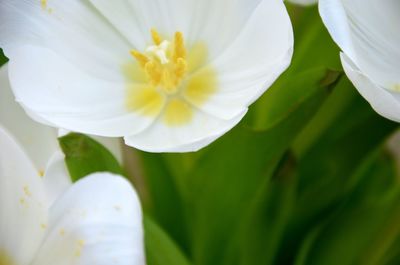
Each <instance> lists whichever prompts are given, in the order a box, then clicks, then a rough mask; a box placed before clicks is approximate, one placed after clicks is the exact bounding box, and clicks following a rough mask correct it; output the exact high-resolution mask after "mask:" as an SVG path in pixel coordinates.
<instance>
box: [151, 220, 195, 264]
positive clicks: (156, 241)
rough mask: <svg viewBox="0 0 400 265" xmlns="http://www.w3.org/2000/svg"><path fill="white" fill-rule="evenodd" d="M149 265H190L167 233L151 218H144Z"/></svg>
mask: <svg viewBox="0 0 400 265" xmlns="http://www.w3.org/2000/svg"><path fill="white" fill-rule="evenodd" d="M144 229H145V242H146V257H147V265H165V264H171V265H172V264H173V265H190V264H191V263H190V262H189V261H188V259H187V258H186V257H185V256H184V255H183V253H182V252H181V251H180V250H179V248H178V247H177V246H176V245H175V243H174V242H173V241H172V239H171V238H170V237H169V236H168V234H167V233H165V232H164V231H163V229H162V228H161V227H159V226H158V225H157V224H156V223H155V222H154V221H152V220H151V219H150V218H149V217H145V218H144Z"/></svg>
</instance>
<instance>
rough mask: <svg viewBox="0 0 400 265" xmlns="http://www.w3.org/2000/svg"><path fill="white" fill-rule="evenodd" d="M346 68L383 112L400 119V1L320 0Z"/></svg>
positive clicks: (363, 94)
mask: <svg viewBox="0 0 400 265" xmlns="http://www.w3.org/2000/svg"><path fill="white" fill-rule="evenodd" d="M319 9H320V14H321V16H322V19H323V21H324V23H325V25H326V27H327V28H328V30H329V32H330V34H331V35H332V37H333V39H334V40H335V41H336V43H337V44H338V45H339V46H340V48H341V49H342V51H343V53H342V54H341V59H342V64H343V68H344V70H345V72H346V74H347V76H348V77H349V79H350V80H351V81H352V82H353V84H354V85H355V87H356V88H357V90H358V91H359V92H360V94H361V95H362V96H363V97H364V98H365V99H366V100H367V101H369V103H370V104H371V106H372V107H373V108H374V109H375V111H376V112H378V113H379V114H380V115H382V116H384V117H386V118H388V119H391V120H394V121H397V122H400V1H398V0H320V2H319Z"/></svg>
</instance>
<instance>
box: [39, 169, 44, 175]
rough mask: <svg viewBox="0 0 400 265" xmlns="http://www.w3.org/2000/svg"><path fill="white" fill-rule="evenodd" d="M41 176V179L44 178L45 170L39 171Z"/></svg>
mask: <svg viewBox="0 0 400 265" xmlns="http://www.w3.org/2000/svg"><path fill="white" fill-rule="evenodd" d="M39 176H40V177H44V170H43V169H40V170H39Z"/></svg>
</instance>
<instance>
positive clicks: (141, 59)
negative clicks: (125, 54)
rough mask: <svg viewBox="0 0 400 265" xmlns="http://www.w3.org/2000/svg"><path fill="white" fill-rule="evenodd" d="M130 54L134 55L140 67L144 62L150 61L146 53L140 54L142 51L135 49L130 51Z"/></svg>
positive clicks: (143, 65)
mask: <svg viewBox="0 0 400 265" xmlns="http://www.w3.org/2000/svg"><path fill="white" fill-rule="evenodd" d="M131 55H132V56H133V57H135V59H136V60H137V61H138V62H139V63H140V65H141V66H142V67H145V66H146V64H147V63H148V62H149V61H150V60H149V58H147V56H146V55H144V54H142V53H140V52H138V51H135V50H132V51H131Z"/></svg>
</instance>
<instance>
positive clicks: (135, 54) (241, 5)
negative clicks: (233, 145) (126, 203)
mask: <svg viewBox="0 0 400 265" xmlns="http://www.w3.org/2000/svg"><path fill="white" fill-rule="evenodd" d="M0 35H1V38H0V46H1V47H2V48H4V51H5V53H6V55H7V56H8V57H9V58H10V64H9V68H10V69H9V70H10V78H11V84H12V87H13V91H14V93H15V96H16V99H17V100H18V101H19V102H20V103H21V105H22V106H23V107H24V109H25V110H26V111H27V112H28V113H29V114H30V115H31V116H32V117H33V118H35V119H36V120H38V121H40V122H43V123H46V124H49V125H52V126H55V127H60V128H63V129H67V130H72V131H78V132H82V133H88V134H95V135H101V136H108V137H121V136H123V137H125V141H126V143H127V144H128V145H131V146H134V147H136V148H139V149H142V150H146V151H152V152H164V151H165V152H166V151H170V152H185V151H195V150H198V149H199V148H202V147H204V146H206V145H208V144H209V143H211V142H212V141H214V140H215V139H216V138H218V137H219V136H221V135H222V134H224V133H225V132H227V131H228V130H229V129H231V128H232V127H233V126H235V125H236V124H237V123H238V122H239V121H240V120H241V119H242V117H243V116H244V114H245V113H246V112H247V109H248V106H249V105H250V104H251V103H253V102H254V101H255V100H256V99H257V98H258V97H259V96H260V95H261V94H262V93H263V92H264V91H265V90H266V89H267V88H268V87H269V86H270V85H271V84H272V83H273V82H274V81H275V79H276V78H277V77H278V76H279V75H280V74H281V73H282V72H283V71H284V70H285V69H286V68H287V66H288V65H289V63H290V60H291V57H292V49H293V32H292V27H291V23H290V19H289V17H288V14H287V12H286V9H285V6H284V4H283V2H282V0H202V1H198V0H164V1H155V0H115V1H109V0H90V1H79V0H69V1H60V0H48V1H45V0H42V1H39V0H37V1H34V0H32V1H15V0H2V1H1V2H0Z"/></svg>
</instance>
